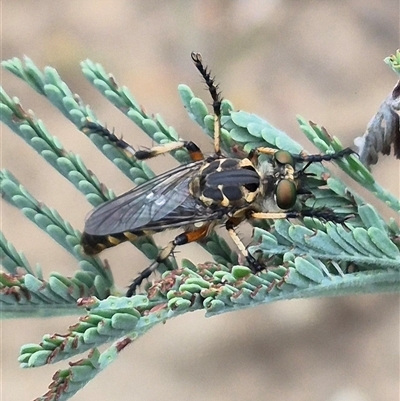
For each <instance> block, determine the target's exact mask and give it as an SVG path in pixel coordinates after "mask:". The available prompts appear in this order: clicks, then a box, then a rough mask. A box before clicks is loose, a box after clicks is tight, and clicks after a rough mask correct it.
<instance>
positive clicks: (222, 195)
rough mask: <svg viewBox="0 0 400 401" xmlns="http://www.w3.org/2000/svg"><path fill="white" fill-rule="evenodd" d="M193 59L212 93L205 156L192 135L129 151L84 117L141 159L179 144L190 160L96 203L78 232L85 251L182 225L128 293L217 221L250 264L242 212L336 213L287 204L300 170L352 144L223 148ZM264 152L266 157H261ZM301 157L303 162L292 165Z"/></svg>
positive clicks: (217, 110)
mask: <svg viewBox="0 0 400 401" xmlns="http://www.w3.org/2000/svg"><path fill="white" fill-rule="evenodd" d="M191 57H192V60H193V62H194V65H195V66H196V68H197V69H198V71H199V72H200V74H201V76H202V77H203V79H204V81H205V83H206V85H207V88H208V90H209V92H210V94H211V98H212V100H213V103H212V107H213V112H214V154H213V155H211V156H209V157H204V156H203V154H202V152H201V150H200V149H199V148H198V147H197V145H195V144H194V143H193V142H185V141H180V142H175V143H172V144H168V145H165V146H156V147H153V148H151V149H149V150H140V151H137V152H135V151H134V150H133V148H132V147H131V146H130V145H129V144H128V143H126V142H125V141H123V140H122V139H120V138H118V137H116V136H115V135H114V134H113V133H111V132H110V131H108V130H107V129H106V128H104V127H102V126H100V125H98V124H95V123H92V122H87V123H86V126H85V130H86V131H89V132H90V133H93V132H94V133H98V134H100V135H103V136H104V137H107V138H108V139H109V140H110V141H111V142H114V143H115V144H116V145H117V146H119V147H120V148H122V149H124V150H126V151H129V152H131V153H133V155H134V157H135V158H136V159H139V160H144V159H149V158H152V157H155V156H158V155H160V154H164V153H168V152H171V151H173V150H177V149H182V148H185V149H186V150H187V151H188V153H189V155H190V157H191V160H192V161H191V162H190V163H187V164H183V165H181V166H179V167H177V168H175V169H173V170H170V171H167V172H165V173H163V174H161V175H159V176H156V177H154V178H153V179H151V180H149V181H147V182H146V183H144V184H142V185H139V186H138V187H136V188H134V189H132V190H130V191H128V192H126V193H124V194H122V195H120V196H118V197H117V198H115V199H112V200H110V201H108V202H105V203H103V204H102V205H100V206H98V207H96V208H95V209H94V210H93V211H92V212H91V213H90V214H89V216H88V217H87V220H86V222H85V229H84V232H83V234H82V246H83V249H84V251H85V253H87V254H90V255H94V254H97V253H99V252H101V251H102V250H104V249H106V248H109V247H113V246H116V245H118V244H120V243H121V242H124V241H132V240H134V239H135V238H137V237H138V236H143V235H151V234H153V233H156V232H160V231H164V230H166V229H170V228H183V233H181V234H179V235H177V236H176V237H175V238H174V239H173V240H172V241H170V242H169V243H168V245H167V246H165V247H164V248H162V249H161V250H160V251H159V254H158V256H157V258H156V260H155V261H154V262H153V263H152V264H151V265H150V266H149V267H148V268H147V269H145V270H144V271H142V272H141V273H140V274H139V276H138V277H137V278H136V279H135V280H134V281H133V282H132V284H131V285H130V287H129V290H128V292H127V296H131V295H133V294H134V293H135V290H136V288H137V286H139V285H140V284H141V282H142V281H143V280H144V279H145V278H147V277H149V276H150V274H151V273H152V272H153V271H154V270H155V269H156V268H157V266H158V265H159V264H160V263H162V262H163V261H165V260H166V259H167V258H168V257H169V256H170V255H171V254H172V253H173V251H174V249H175V248H176V247H177V246H179V245H184V244H187V243H189V242H194V241H198V240H201V239H203V238H205V237H206V236H207V235H208V234H209V233H210V232H211V231H212V230H213V229H214V228H215V226H217V225H225V228H226V230H227V231H228V233H229V235H230V237H231V238H232V240H233V242H234V243H235V244H236V246H237V248H238V250H239V251H240V252H241V253H242V255H243V256H244V257H245V259H246V260H247V262H248V264H249V266H250V268H251V269H252V271H253V272H255V273H256V272H259V271H261V270H262V269H263V268H265V267H263V266H262V265H261V264H259V263H258V261H257V260H256V259H255V258H254V257H253V256H252V255H251V254H249V252H248V251H247V248H246V247H245V245H244V244H243V242H242V241H241V239H240V238H239V236H238V234H237V233H236V231H235V227H236V226H237V225H238V224H239V223H241V222H242V221H244V220H247V219H250V220H252V219H287V218H299V217H304V216H311V217H315V218H319V219H324V220H333V221H336V222H338V221H341V220H340V218H339V217H338V216H335V215H334V214H333V212H332V211H331V210H328V209H318V210H317V209H315V210H313V209H310V210H303V211H296V210H294V209H293V207H294V205H295V203H296V199H297V195H298V193H299V191H300V190H301V187H302V182H303V181H304V178H305V177H306V175H307V173H306V172H305V170H306V169H307V167H308V166H309V165H310V164H311V163H314V162H321V161H329V160H333V159H339V158H342V157H343V156H345V155H348V154H350V153H352V151H351V150H350V149H344V150H342V151H340V152H337V153H334V154H330V155H319V154H318V155H293V154H291V153H289V152H287V151H284V150H277V149H273V148H268V147H259V148H256V149H253V150H252V151H251V152H250V153H249V154H248V155H247V157H245V158H243V159H238V158H232V157H226V156H224V155H223V154H222V153H221V149H220V136H221V101H222V97H221V95H220V92H219V91H218V85H216V84H215V82H214V78H212V77H211V74H210V71H209V70H208V69H207V67H205V66H204V65H203V62H202V57H201V55H200V54H199V53H192V54H191ZM260 155H267V156H269V158H270V161H263V162H260V161H259V156H260ZM298 165H301V168H297V167H298Z"/></svg>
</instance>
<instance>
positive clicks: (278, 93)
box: [0, 0, 399, 401]
mask: <svg viewBox="0 0 400 401" xmlns="http://www.w3.org/2000/svg"><path fill="white" fill-rule="evenodd" d="M1 22H2V33H1V39H2V45H1V51H2V55H1V58H2V59H3V60H4V59H8V58H11V57H22V56H23V55H27V56H29V57H30V58H31V59H33V61H34V62H35V63H36V64H37V65H38V66H39V67H40V68H43V67H44V66H46V65H50V66H53V67H55V68H56V69H57V70H58V72H59V73H60V74H61V76H62V77H63V79H64V80H65V81H66V82H67V83H68V85H69V86H70V88H71V89H72V91H73V92H76V93H79V94H80V95H81V97H82V98H83V100H84V101H85V102H86V103H89V104H90V105H91V106H92V108H93V109H94V110H95V112H96V114H97V116H98V117H99V118H100V119H101V120H102V121H103V122H106V123H107V125H108V126H109V127H115V129H116V132H117V133H123V134H124V138H125V139H126V140H128V141H129V142H130V143H132V144H133V145H134V146H137V145H144V146H151V141H150V139H149V138H147V137H146V136H145V135H144V134H142V133H141V132H140V131H139V129H138V128H136V127H135V126H134V125H133V124H132V123H131V122H129V121H128V119H127V118H126V117H124V116H123V115H122V114H121V113H119V112H118V111H117V110H115V109H114V108H113V107H112V105H111V104H109V103H108V102H107V101H106V100H105V99H103V98H102V97H101V96H100V95H99V94H98V93H97V92H96V91H95V90H94V89H93V88H92V87H91V86H90V84H89V83H88V82H87V81H85V79H84V78H83V75H82V74H81V71H80V66H79V62H80V61H81V60H84V59H85V58H90V59H91V60H93V61H96V62H99V63H101V64H102V65H103V66H104V67H105V69H106V70H107V71H109V72H112V73H113V74H114V76H115V77H116V79H117V81H118V82H119V83H120V84H124V85H126V86H128V87H129V88H130V90H131V92H132V93H133V94H134V96H135V97H136V99H137V100H138V101H139V102H140V103H141V104H142V105H144V106H145V108H146V110H147V111H148V112H152V113H156V112H158V113H160V114H161V115H162V116H163V117H164V119H165V120H166V122H167V123H168V124H170V125H173V126H174V127H175V128H176V129H177V130H178V132H179V133H180V135H181V136H182V137H183V138H187V139H193V140H195V141H196V142H197V143H198V144H199V145H201V146H202V147H203V149H205V150H206V151H207V150H208V151H209V152H211V151H212V143H211V141H210V140H209V139H208V138H206V137H205V136H204V135H202V134H201V131H200V129H199V128H198V127H197V126H196V124H195V123H193V122H192V121H190V119H189V118H188V116H187V114H186V112H185V111H184V109H183V107H182V104H181V102H180V100H179V97H178V94H177V86H178V84H180V83H186V84H188V85H189V86H190V87H191V88H192V89H193V90H194V91H195V92H196V94H197V95H198V96H201V97H203V98H204V99H205V101H206V102H209V97H208V94H207V92H206V91H204V85H203V84H202V82H201V79H200V77H199V75H198V73H197V71H196V70H195V68H194V67H193V65H192V63H191V59H190V52H191V51H192V50H195V51H199V52H201V53H202V54H203V58H204V60H205V61H206V63H207V64H208V65H209V66H210V67H211V68H212V71H213V73H214V74H215V75H216V76H217V81H218V82H220V85H221V89H222V91H223V95H224V96H225V97H226V98H227V99H229V100H231V101H232V102H233V104H234V105H235V107H236V108H237V109H243V110H246V111H249V112H254V113H256V114H258V115H260V116H261V117H263V118H265V119H267V120H269V121H270V122H271V123H272V124H274V125H275V126H277V127H278V128H280V129H282V130H284V131H286V132H288V133H290V135H292V136H293V137H294V138H296V139H297V140H298V141H300V142H301V143H303V144H304V146H305V148H306V149H307V150H310V151H312V150H315V149H313V148H312V146H310V144H309V143H307V140H306V139H305V138H304V137H302V134H301V133H300V130H299V128H298V126H297V124H296V120H295V115H296V114H300V115H302V116H304V117H306V118H307V119H310V120H313V121H315V122H318V123H320V124H323V125H324V126H325V127H327V129H328V130H329V132H330V133H331V134H334V135H336V136H338V137H340V139H341V140H342V142H343V143H344V145H346V146H347V145H352V143H353V139H354V138H355V137H356V136H358V135H361V134H362V133H363V132H364V129H365V126H366V124H367V123H368V121H369V120H370V118H371V117H372V116H373V114H374V113H375V112H376V110H377V109H378V107H379V105H380V103H381V102H382V100H383V99H384V98H385V97H386V96H387V94H388V93H389V92H390V91H391V89H392V87H393V86H394V85H395V82H396V76H395V75H394V74H393V73H392V72H391V71H390V69H389V68H388V67H387V66H386V65H385V64H384V63H383V59H384V57H386V56H388V55H390V54H392V53H393V52H395V50H396V49H397V48H398V46H399V3H398V1H397V0H348V1H344V0H343V1H293V0H292V1H290V0H286V1H285V0H282V1H277V0H275V1H257V0H249V1H245V0H232V1H217V2H216V1H211V0H207V1H183V0H180V1H168V2H157V1H153V0H148V1H141V2H139V1H126V0H125V1H124V0H114V1H112V2H111V1H100V0H97V1H93V0H87V1H84V2H83V1H69V2H67V1H57V2H56V1H54V2H49V1H40V0H37V1H34V2H32V1H22V0H21V1H18V0H16V1H8V2H7V1H5V2H2V18H1ZM1 78H2V85H3V87H4V88H5V90H6V91H7V92H8V93H9V94H10V95H12V96H18V97H19V98H20V100H21V102H22V104H23V106H24V107H25V108H26V109H32V110H34V112H35V113H36V115H37V117H38V118H41V119H43V121H44V123H45V124H46V126H47V128H48V129H49V131H50V132H51V133H52V134H53V135H56V136H57V137H58V138H59V139H60V140H61V141H62V143H63V144H64V146H65V148H66V149H67V150H72V151H74V152H76V153H79V154H80V155H81V156H82V158H83V160H85V161H86V163H87V165H88V166H89V167H90V168H91V169H92V170H94V171H95V172H96V173H97V174H98V176H99V177H100V178H101V179H102V180H103V181H104V182H105V183H106V184H107V185H108V186H110V187H112V188H113V189H114V190H115V191H116V192H117V193H120V192H122V191H125V190H127V189H128V188H130V183H129V181H128V180H127V179H126V178H124V177H123V176H122V175H121V174H120V173H119V172H118V170H117V169H116V168H115V167H114V166H113V165H112V164H111V163H110V162H108V161H106V160H105V159H104V157H102V156H101V154H100V153H99V152H98V151H97V150H95V147H94V146H93V145H92V144H91V143H90V142H89V141H88V140H87V139H86V138H85V137H84V135H82V134H81V133H79V131H77V130H76V129H75V127H74V126H73V125H72V124H71V123H69V122H68V121H67V120H66V119H65V118H63V117H62V116H61V114H60V113H59V112H57V111H56V110H55V108H54V107H52V106H51V105H50V104H49V103H48V102H47V101H45V100H44V99H42V98H41V97H40V96H39V95H37V94H36V93H34V91H33V90H31V89H30V88H29V87H28V86H27V85H25V84H24V83H22V82H20V81H19V80H18V79H16V78H15V77H13V76H12V75H11V74H9V73H7V72H2V77H1ZM1 133H2V136H1V147H2V153H1V155H2V167H4V168H7V169H9V170H11V171H12V172H13V173H14V174H15V175H16V177H17V178H18V179H19V180H20V181H21V182H22V183H23V184H24V185H25V186H26V187H27V188H28V189H29V191H31V192H32V193H33V194H34V195H35V196H36V197H37V198H38V199H40V200H42V201H43V202H45V203H46V204H47V205H49V206H51V207H55V208H56V209H57V210H58V211H59V212H60V214H61V215H62V216H64V217H65V218H66V219H67V220H69V221H70V222H71V223H72V224H73V225H74V226H75V227H76V228H78V229H82V228H83V222H84V218H85V215H86V213H87V212H88V211H89V210H90V206H89V204H88V203H87V202H86V201H85V199H84V197H83V196H81V195H80V194H79V193H78V192H77V191H76V190H74V189H73V187H72V186H71V185H70V184H69V183H68V182H67V181H66V180H64V179H63V178H61V176H59V175H58V174H57V173H55V172H53V171H52V169H51V168H49V166H48V165H47V164H46V163H45V162H44V161H43V160H42V159H41V158H40V157H39V156H38V155H37V154H36V153H35V152H34V151H32V149H30V148H29V147H28V146H27V145H26V144H25V143H24V142H23V141H22V140H21V139H19V138H18V137H17V136H16V135H14V134H13V133H12V132H10V130H9V129H8V128H7V127H4V126H2V129H1ZM150 164H151V166H152V167H154V170H155V171H156V172H157V173H159V172H161V171H164V170H165V169H168V168H171V167H173V166H174V165H175V162H174V161H173V160H172V159H171V158H170V157H168V156H166V157H161V158H160V159H157V160H155V161H154V162H153V161H152V162H151V163H150ZM373 172H374V174H375V176H376V177H377V179H378V181H379V182H380V183H381V184H382V185H383V186H384V187H386V188H388V189H389V190H391V191H392V193H395V194H399V162H398V161H396V160H394V159H393V158H391V157H385V158H381V159H380V162H379V165H378V166H375V167H374V168H373ZM360 191H361V192H362V190H361V189H360ZM374 202H375V201H374ZM374 204H375V205H376V206H377V207H378V208H379V210H381V212H382V213H383V214H384V215H385V216H386V217H388V216H390V215H391V213H390V211H388V210H386V209H385V208H384V207H383V206H382V204H380V203H378V202H375V203H374ZM1 213H2V214H1V222H2V229H3V231H4V233H5V235H6V237H7V238H8V239H9V240H10V241H12V242H13V243H14V244H15V246H16V247H17V249H21V250H24V251H25V253H26V255H27V257H28V258H29V260H30V261H31V262H32V264H35V263H36V262H38V263H40V264H41V266H42V267H43V269H44V272H45V274H46V275H47V274H48V273H50V272H51V271H54V270H57V271H61V272H63V273H65V274H70V275H71V274H73V272H74V270H75V269H76V262H75V260H74V259H73V258H72V257H70V256H69V255H68V254H67V253H66V252H64V251H63V250H61V249H60V248H59V247H58V246H57V245H56V244H55V243H53V241H52V240H51V239H50V238H48V237H47V236H46V235H45V234H43V233H42V232H41V231H40V230H39V229H37V228H36V227H35V226H33V225H32V224H31V223H30V222H29V221H27V220H26V219H25V218H24V217H23V216H22V215H21V214H20V213H19V212H18V211H17V210H15V209H13V208H11V207H10V206H9V205H7V204H4V203H3V205H2V211H1ZM244 230H245V229H244ZM170 237H171V233H169V234H167V235H160V236H158V238H157V239H159V242H160V243H165V242H166V241H167V240H168V239H169V238H170ZM188 255H190V257H191V259H192V260H194V261H197V262H202V261H205V260H207V259H208V258H209V257H208V256H207V254H206V253H205V252H204V251H203V250H202V249H201V248H200V247H199V246H197V245H193V246H187V247H185V248H184V249H183V250H182V251H181V253H180V254H179V255H178V256H179V257H184V256H188ZM104 257H107V259H108V260H109V261H110V263H111V265H112V266H113V267H114V270H113V271H114V275H115V278H116V280H117V283H118V284H120V285H121V287H122V286H124V285H126V284H127V283H128V282H129V280H130V279H131V278H132V277H134V276H135V275H136V273H137V271H138V270H140V269H142V268H143V267H145V266H146V265H147V263H148V261H147V260H146V258H145V257H144V256H142V255H141V254H139V253H138V252H136V251H135V250H134V248H133V247H131V246H129V244H125V245H123V246H120V247H117V248H116V249H113V250H109V251H107V253H105V254H104ZM75 321H76V317H73V316H72V317H65V318H57V319H47V320H45V319H23V320H19V321H3V322H2V323H1V331H0V333H1V346H2V349H1V352H2V357H1V363H2V366H1V375H2V377H1V397H0V398H1V399H2V400H4V401H17V400H18V401H20V400H32V399H34V398H35V397H38V396H39V395H41V394H43V393H44V392H45V391H46V389H47V385H48V384H49V383H50V382H51V376H52V374H53V373H54V372H55V371H56V370H57V369H61V368H63V367H65V366H66V364H67V363H66V362H62V363H59V364H57V365H55V366H50V367H44V368H39V369H33V370H21V369H20V368H19V366H18V363H17V356H18V351H19V347H20V346H21V345H22V344H25V343H35V342H38V341H40V340H41V338H42V335H43V334H45V333H54V332H57V333H63V332H65V331H66V329H67V327H68V326H69V325H70V324H73V323H75ZM398 397H399V298H398V296H396V295H375V296H371V295H369V296H353V297H343V298H336V299H335V298H331V299H321V300H313V301H307V300H298V301H291V302H280V303H276V304H271V305H267V306H264V307H259V308H255V309H253V310H247V311H243V312H240V313H231V314H227V315H223V316H219V317H216V318H213V319H205V318H204V313H203V312H198V313H193V314H189V315H186V316H184V317H181V318H179V319H176V320H173V321H169V322H167V324H165V325H161V326H158V327H156V328H155V329H153V330H152V331H151V332H149V333H148V335H146V336H144V337H143V338H141V339H140V340H139V341H137V342H136V343H134V344H133V345H131V346H130V347H128V348H127V349H125V350H124V352H123V353H122V354H121V355H120V357H119V358H118V360H117V361H116V362H115V363H114V364H112V365H111V366H110V367H109V368H108V369H107V371H106V372H104V373H102V374H100V376H99V377H97V378H96V379H95V380H93V381H92V383H91V384H90V385H88V386H86V387H85V388H84V389H83V390H81V391H80V392H79V393H78V394H77V395H76V396H75V397H74V398H73V399H74V400H75V401H83V400H88V399H96V400H99V401H100V400H101V401H103V400H104V401H105V400H118V401H125V400H141V401H153V400H159V399H163V400H172V399H174V400H184V399H190V400H192V401H200V400H219V401H225V400H266V399H268V400H269V401H278V400H285V401H291V400H296V401H322V400H324V401H393V400H397V399H398Z"/></svg>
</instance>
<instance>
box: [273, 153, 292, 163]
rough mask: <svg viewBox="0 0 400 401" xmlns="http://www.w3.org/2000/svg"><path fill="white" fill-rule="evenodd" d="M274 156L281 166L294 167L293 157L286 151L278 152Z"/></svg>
mask: <svg viewBox="0 0 400 401" xmlns="http://www.w3.org/2000/svg"><path fill="white" fill-rule="evenodd" d="M274 156H275V160H276V161H277V162H278V163H279V164H290V165H291V166H294V160H293V156H292V155H291V154H290V153H289V152H287V151H286V150H278V151H277V152H276V153H275V155H274Z"/></svg>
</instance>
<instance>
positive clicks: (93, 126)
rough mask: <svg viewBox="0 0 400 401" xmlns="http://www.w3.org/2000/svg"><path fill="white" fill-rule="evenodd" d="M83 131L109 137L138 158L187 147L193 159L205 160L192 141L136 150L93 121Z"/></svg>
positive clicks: (150, 156) (130, 154) (130, 155)
mask: <svg viewBox="0 0 400 401" xmlns="http://www.w3.org/2000/svg"><path fill="white" fill-rule="evenodd" d="M82 130H83V132H84V133H85V134H86V135H87V134H91V133H95V134H99V135H101V136H103V137H105V138H107V139H108V140H109V141H110V142H112V143H114V144H115V145H116V146H117V147H119V148H121V149H122V150H123V151H124V152H125V153H126V154H127V155H128V156H129V157H134V158H135V159H137V160H145V159H151V158H152V157H156V156H159V155H162V154H165V153H170V152H172V151H174V150H178V149H182V148H185V149H186V150H187V151H188V152H189V155H190V158H191V159H192V160H193V161H199V160H203V159H204V156H203V153H202V152H201V150H200V149H199V147H198V146H197V145H196V144H195V143H194V142H192V141H179V142H171V143H168V144H165V145H160V146H154V147H152V148H151V149H148V150H138V151H136V150H135V149H134V148H133V147H132V146H131V145H130V144H129V143H127V142H125V141H124V140H123V139H122V138H118V137H117V136H116V135H115V134H114V132H111V131H110V130H108V129H107V128H106V127H103V126H102V125H100V124H97V123H94V122H92V121H89V120H88V121H86V123H85V125H84V126H83V127H82Z"/></svg>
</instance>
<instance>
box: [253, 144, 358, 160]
mask: <svg viewBox="0 0 400 401" xmlns="http://www.w3.org/2000/svg"><path fill="white" fill-rule="evenodd" d="M277 153H278V154H279V153H281V154H282V155H285V154H288V155H290V156H291V157H292V158H293V159H294V161H295V162H309V163H318V162H322V161H331V160H336V159H341V158H343V157H344V156H348V155H351V154H353V153H355V152H354V150H352V149H351V148H345V149H342V150H340V151H339V152H335V153H328V154H322V153H317V154H312V155H302V154H293V153H290V152H287V151H285V150H280V149H274V148H269V147H259V148H255V149H252V150H251V151H250V153H249V159H250V160H253V159H254V158H256V157H257V156H258V155H259V154H263V155H268V156H274V155H276V154H277Z"/></svg>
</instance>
